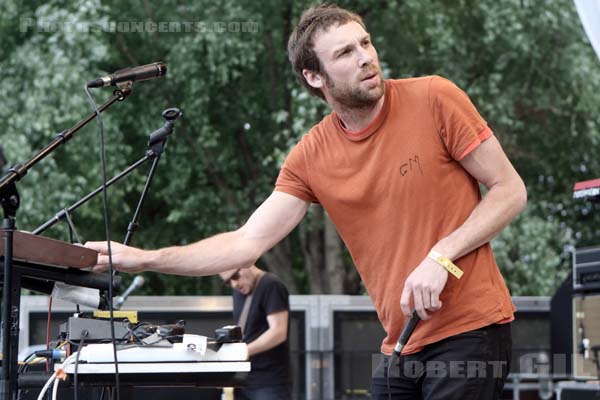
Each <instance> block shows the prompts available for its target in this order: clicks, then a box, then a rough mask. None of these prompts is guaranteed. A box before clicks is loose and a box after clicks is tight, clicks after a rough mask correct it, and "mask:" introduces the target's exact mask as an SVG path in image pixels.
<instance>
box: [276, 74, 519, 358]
mask: <svg viewBox="0 0 600 400" xmlns="http://www.w3.org/2000/svg"><path fill="white" fill-rule="evenodd" d="M491 135H492V132H491V130H490V129H489V128H488V126H487V124H486V122H485V121H484V120H483V118H482V117H481V116H480V115H479V113H478V112H477V110H476V109H475V107H474V106H473V104H472V103H471V101H470V100H469V98H468V96H467V95H466V94H465V93H464V92H463V91H461V90H460V89H459V88H458V87H456V86H455V85H454V84H453V83H452V82H450V81H448V80H447V79H444V78H441V77H435V76H433V77H431V76H430V77H423V78H413V79H400V80H387V81H386V93H385V99H384V105H383V108H382V110H381V112H380V114H379V115H378V116H377V117H376V118H375V120H374V121H373V122H372V123H371V124H370V125H369V126H368V127H367V128H366V129H365V130H363V131H362V132H358V133H349V132H347V131H345V129H344V127H343V126H342V124H341V121H340V119H339V117H338V116H337V115H336V114H335V113H332V114H330V115H327V116H326V117H325V118H324V119H323V120H322V121H321V122H320V123H319V124H317V125H315V126H314V127H313V128H312V129H311V130H310V132H309V133H308V134H306V135H304V136H303V137H302V139H301V140H300V142H299V143H298V144H297V145H296V147H295V148H294V149H293V150H292V151H291V152H290V154H289V155H288V157H287V159H286V161H285V163H284V165H283V167H282V168H281V171H280V173H279V177H278V179H277V183H276V186H275V190H278V191H281V192H285V193H288V194H291V195H293V196H296V197H298V198H301V199H303V200H306V201H312V202H318V203H320V204H321V205H322V206H323V207H324V208H325V210H326V211H327V213H328V214H329V217H330V218H331V220H332V221H333V223H334V224H335V226H336V227H337V229H338V231H339V233H340V235H341V237H342V239H343V240H344V242H345V243H346V246H347V247H348V249H349V251H350V254H351V255H352V259H353V260H354V263H355V265H356V268H357V269H358V272H359V273H360V276H361V278H362V280H363V282H364V284H365V287H366V288H367V291H368V292H369V295H370V296H371V299H372V300H373V304H374V305H375V309H376V310H377V315H378V317H379V319H380V321H381V323H382V324H383V327H384V329H385V331H386V333H387V337H386V338H385V339H384V340H383V343H382V346H381V351H382V352H384V353H386V354H390V353H391V352H392V350H393V348H394V345H395V343H396V341H397V340H398V337H399V336H400V331H401V330H402V327H403V326H404V323H405V322H406V318H405V317H404V315H403V314H402V311H401V309H400V294H401V293H402V288H403V285H404V281H405V280H406V278H407V276H408V275H409V274H410V273H411V272H412V271H413V270H414V269H415V268H416V267H417V266H418V265H419V264H420V263H421V261H422V260H423V259H424V258H425V257H426V256H427V253H428V252H429V250H431V248H432V247H433V246H434V245H435V244H436V243H437V242H438V241H439V240H440V239H442V238H444V237H446V236H447V235H448V234H450V233H451V232H453V231H454V230H456V229H457V228H458V227H459V226H461V225H462V224H463V223H464V222H465V220H466V219H467V218H468V217H469V215H470V214H471V211H472V210H473V209H474V208H475V206H476V205H477V204H478V203H479V202H480V201H481V194H480V191H479V184H478V183H477V181H476V180H475V179H474V178H473V177H472V176H471V175H470V174H468V173H467V172H466V171H465V170H464V169H463V168H462V166H461V165H460V163H459V162H458V160H460V159H461V158H463V157H464V156H466V155H467V154H468V153H469V152H470V151H472V150H473V149H474V148H476V147H477V146H478V145H479V144H481V142H482V141H484V140H485V139H487V138H489V137H490V136H491ZM454 262H455V264H457V265H458V266H459V267H460V268H461V269H462V270H463V271H464V275H463V277H462V278H461V279H460V280H458V279H456V278H455V277H454V276H452V275H449V276H448V282H447V284H446V286H445V288H444V290H443V291H442V293H441V295H440V299H441V301H442V302H443V307H442V309H441V310H439V311H437V312H434V313H433V316H432V318H431V319H430V320H428V321H421V323H419V325H418V326H417V328H416V330H415V332H414V333H413V335H412V337H411V339H410V341H409V343H408V344H407V346H406V347H405V349H404V352H403V353H405V354H408V353H414V352H416V351H419V350H420V349H421V348H422V347H423V346H425V345H427V344H430V343H434V342H437V341H439V340H441V339H444V338H446V337H449V336H453V335H457V334H459V333H463V332H467V331H470V330H473V329H478V328H481V327H483V326H486V325H490V324H493V323H497V322H505V321H509V320H511V319H512V318H513V312H514V310H515V308H514V305H513V304H512V301H511V297H510V294H509V292H508V289H507V287H506V284H505V283H504V279H503V278H502V275H501V274H500V271H499V269H498V266H497V265H496V262H495V260H494V255H493V253H492V248H491V246H490V244H489V243H487V244H485V245H483V246H481V247H479V248H478V249H476V250H474V251H472V252H471V253H469V254H467V255H465V256H463V257H461V258H459V259H457V260H454Z"/></svg>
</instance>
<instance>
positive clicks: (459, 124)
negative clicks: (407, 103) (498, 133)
mask: <svg viewBox="0 0 600 400" xmlns="http://www.w3.org/2000/svg"><path fill="white" fill-rule="evenodd" d="M429 104H430V106H431V108H432V112H433V118H434V120H435V124H436V127H437V130H438V133H439V135H440V137H441V138H442V141H443V142H444V144H445V146H446V149H447V150H448V152H449V153H450V155H451V156H452V158H454V159H455V160H459V161H460V160H461V159H463V158H464V157H465V156H466V155H467V154H469V153H470V152H471V151H473V149H475V148H476V147H477V146H479V145H480V144H481V143H482V142H483V141H484V140H486V139H488V138H489V137H490V136H492V134H493V133H492V131H491V129H490V128H489V127H488V125H487V122H486V121H485V120H484V119H483V118H482V117H481V115H479V112H477V109H476V108H475V106H474V105H473V103H472V102H471V100H470V99H469V96H467V94H466V93H465V92H463V91H462V90H461V89H459V88H458V86H456V85H455V84H454V83H452V82H450V81H449V80H448V79H445V78H442V77H439V76H436V77H433V78H432V79H431V82H430V86H429Z"/></svg>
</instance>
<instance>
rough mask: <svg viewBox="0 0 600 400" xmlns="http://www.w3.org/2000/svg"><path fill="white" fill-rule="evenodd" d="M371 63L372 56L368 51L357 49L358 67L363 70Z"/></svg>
mask: <svg viewBox="0 0 600 400" xmlns="http://www.w3.org/2000/svg"><path fill="white" fill-rule="evenodd" d="M372 63H373V55H372V54H371V52H370V51H369V50H368V49H365V48H362V47H359V50H358V66H359V67H361V68H363V67H366V66H369V65H371V64H372Z"/></svg>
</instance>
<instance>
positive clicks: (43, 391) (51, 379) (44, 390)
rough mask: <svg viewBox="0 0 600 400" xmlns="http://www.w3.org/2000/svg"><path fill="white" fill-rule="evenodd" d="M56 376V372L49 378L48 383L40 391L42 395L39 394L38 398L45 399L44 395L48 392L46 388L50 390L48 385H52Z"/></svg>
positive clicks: (39, 399)
mask: <svg viewBox="0 0 600 400" xmlns="http://www.w3.org/2000/svg"><path fill="white" fill-rule="evenodd" d="M54 378H56V372H55V373H53V374H52V376H51V377H50V379H48V380H47V381H46V384H45V385H44V387H43V388H42V391H41V392H40V395H39V396H38V398H37V400H43V399H44V395H45V394H46V390H48V387H50V385H51V384H52V382H54Z"/></svg>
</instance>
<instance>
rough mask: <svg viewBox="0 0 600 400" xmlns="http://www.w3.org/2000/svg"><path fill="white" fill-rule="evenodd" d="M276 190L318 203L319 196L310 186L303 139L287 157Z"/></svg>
mask: <svg viewBox="0 0 600 400" xmlns="http://www.w3.org/2000/svg"><path fill="white" fill-rule="evenodd" d="M275 190H277V191H279V192H284V193H287V194H291V195H292V196H296V197H298V198H300V199H302V200H304V201H310V202H313V203H317V198H316V197H315V195H314V193H313V191H312V189H311V188H310V183H309V177H308V167H307V165H306V155H305V154H304V143H303V141H300V142H299V143H298V144H297V145H296V146H295V147H294V148H293V149H292V151H290V153H289V154H288V156H287V158H286V159H285V162H284V163H283V166H282V167H281V170H280V171H279V176H278V177H277V182H276V183H275Z"/></svg>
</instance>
